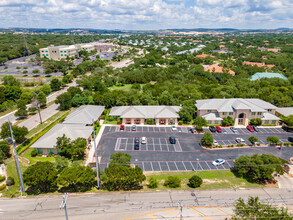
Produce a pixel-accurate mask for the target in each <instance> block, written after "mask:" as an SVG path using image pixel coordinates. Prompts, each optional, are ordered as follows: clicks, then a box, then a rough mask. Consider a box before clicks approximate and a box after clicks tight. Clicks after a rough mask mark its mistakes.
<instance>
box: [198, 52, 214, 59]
mask: <svg viewBox="0 0 293 220" xmlns="http://www.w3.org/2000/svg"><path fill="white" fill-rule="evenodd" d="M196 57H199V58H206V57H211V58H215V56H213V55H209V54H204V53H203V54H200V55H196Z"/></svg>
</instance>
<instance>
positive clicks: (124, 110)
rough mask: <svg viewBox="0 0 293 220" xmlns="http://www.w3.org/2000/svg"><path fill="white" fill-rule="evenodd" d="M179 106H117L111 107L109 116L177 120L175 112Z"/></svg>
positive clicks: (177, 116)
mask: <svg viewBox="0 0 293 220" xmlns="http://www.w3.org/2000/svg"><path fill="white" fill-rule="evenodd" d="M180 109H181V107H180V106H164V105H160V106H150V105H143V106H118V107H113V108H112V109H111V111H110V114H109V115H110V116H120V117H121V118H179V115H178V114H177V112H179V110H180Z"/></svg>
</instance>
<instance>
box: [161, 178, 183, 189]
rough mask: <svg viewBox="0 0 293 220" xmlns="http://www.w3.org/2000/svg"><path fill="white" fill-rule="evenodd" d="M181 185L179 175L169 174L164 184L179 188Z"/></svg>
mask: <svg viewBox="0 0 293 220" xmlns="http://www.w3.org/2000/svg"><path fill="white" fill-rule="evenodd" d="M180 185H181V179H180V178H179V177H178V176H168V177H167V179H166V180H165V182H164V186H166V187H170V188H177V187H179V186H180Z"/></svg>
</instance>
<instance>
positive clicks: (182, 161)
mask: <svg viewBox="0 0 293 220" xmlns="http://www.w3.org/2000/svg"><path fill="white" fill-rule="evenodd" d="M181 163H182V164H183V166H184V168H185V170H187V169H186V166H185V164H184V163H183V161H181Z"/></svg>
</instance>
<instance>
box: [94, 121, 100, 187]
mask: <svg viewBox="0 0 293 220" xmlns="http://www.w3.org/2000/svg"><path fill="white" fill-rule="evenodd" d="M93 133H94V148H95V158H96V171H97V186H98V189H100V177H99V161H98V152H97V146H96V132H95V121H94V119H93Z"/></svg>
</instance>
